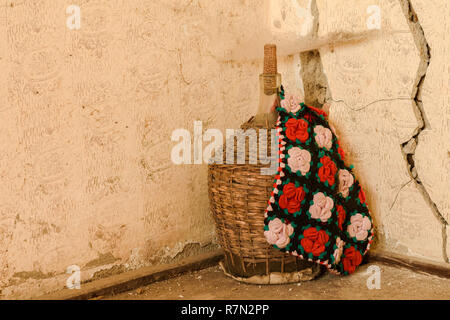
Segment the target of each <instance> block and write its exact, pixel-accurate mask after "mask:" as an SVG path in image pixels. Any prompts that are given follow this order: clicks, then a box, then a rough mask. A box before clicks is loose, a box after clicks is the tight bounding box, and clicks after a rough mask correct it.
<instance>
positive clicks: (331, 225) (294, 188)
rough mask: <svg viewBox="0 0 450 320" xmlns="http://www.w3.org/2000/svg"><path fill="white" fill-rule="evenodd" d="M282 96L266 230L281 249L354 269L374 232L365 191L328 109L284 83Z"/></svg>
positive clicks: (345, 270) (335, 268)
mask: <svg viewBox="0 0 450 320" xmlns="http://www.w3.org/2000/svg"><path fill="white" fill-rule="evenodd" d="M280 98H281V106H280V107H278V108H277V111H278V112H279V118H278V122H277V136H278V142H279V155H280V159H279V167H278V173H277V175H276V179H275V183H274V188H273V191H272V195H271V198H270V200H269V205H268V207H267V209H266V212H265V220H264V222H265V226H264V235H265V237H266V239H267V241H268V242H269V243H270V244H272V245H273V246H274V247H275V248H277V249H279V250H282V251H285V252H288V253H290V254H292V255H295V256H298V257H300V258H303V259H307V260H309V261H314V262H317V263H320V264H323V265H325V266H327V267H328V269H329V270H330V271H331V272H333V273H337V274H350V273H353V272H354V271H355V269H356V267H357V266H358V265H359V264H361V262H362V259H363V256H364V255H365V254H366V253H367V251H368V250H369V248H370V244H371V242H372V238H373V226H372V218H371V217H370V212H369V209H368V207H367V204H366V198H365V195H364V191H363V189H362V187H361V185H360V184H359V183H358V181H357V180H356V178H355V176H354V174H353V172H352V169H353V166H346V164H345V163H344V151H343V150H342V148H341V147H340V145H339V141H338V139H337V137H336V133H335V131H334V130H333V127H332V126H330V125H329V123H328V121H327V119H326V117H327V115H326V113H325V112H324V111H322V110H320V109H316V108H313V107H309V106H306V105H305V104H304V103H301V101H300V98H299V97H297V96H295V95H291V94H286V95H285V93H284V90H283V89H282V91H281V93H280Z"/></svg>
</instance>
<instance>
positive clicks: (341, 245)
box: [333, 237, 345, 264]
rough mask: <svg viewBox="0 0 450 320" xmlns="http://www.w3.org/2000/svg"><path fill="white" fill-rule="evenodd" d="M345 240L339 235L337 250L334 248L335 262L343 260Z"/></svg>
mask: <svg viewBox="0 0 450 320" xmlns="http://www.w3.org/2000/svg"><path fill="white" fill-rule="evenodd" d="M344 244H345V242H344V241H342V240H341V238H339V237H337V239H336V246H337V248H336V250H334V253H333V256H334V263H336V264H338V263H339V261H341V256H342V252H343V251H344Z"/></svg>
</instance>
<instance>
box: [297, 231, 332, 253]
mask: <svg viewBox="0 0 450 320" xmlns="http://www.w3.org/2000/svg"><path fill="white" fill-rule="evenodd" d="M303 236H304V238H303V239H302V241H301V245H302V247H303V249H305V251H306V252H307V253H310V252H312V254H313V255H314V256H316V257H317V256H319V255H320V254H321V253H322V252H324V251H325V244H326V243H327V242H328V240H329V239H330V237H329V236H328V234H327V233H326V232H325V231H324V230H319V231H317V229H316V228H314V227H311V228H308V229H306V230H305V231H304V232H303Z"/></svg>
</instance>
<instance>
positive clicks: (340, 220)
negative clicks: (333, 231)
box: [336, 204, 345, 230]
mask: <svg viewBox="0 0 450 320" xmlns="http://www.w3.org/2000/svg"><path fill="white" fill-rule="evenodd" d="M336 210H337V212H338V227H339V229H341V230H342V224H343V223H344V221H345V210H344V207H343V206H341V205H340V204H339V205H337V206H336Z"/></svg>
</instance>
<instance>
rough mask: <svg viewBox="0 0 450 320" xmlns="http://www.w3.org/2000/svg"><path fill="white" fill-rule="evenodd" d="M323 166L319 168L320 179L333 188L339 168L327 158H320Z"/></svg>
mask: <svg viewBox="0 0 450 320" xmlns="http://www.w3.org/2000/svg"><path fill="white" fill-rule="evenodd" d="M320 163H322V166H321V167H320V168H319V172H318V174H319V178H320V181H321V182H325V181H328V184H329V185H330V186H332V185H333V184H334V176H335V174H336V171H337V168H336V164H335V163H334V162H333V161H332V160H331V159H330V158H329V157H327V156H324V157H322V158H320Z"/></svg>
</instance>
